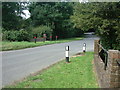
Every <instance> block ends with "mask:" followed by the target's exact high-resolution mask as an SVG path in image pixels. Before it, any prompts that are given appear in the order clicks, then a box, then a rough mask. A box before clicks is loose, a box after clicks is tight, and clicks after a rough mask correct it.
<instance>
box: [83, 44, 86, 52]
mask: <svg viewBox="0 0 120 90" xmlns="http://www.w3.org/2000/svg"><path fill="white" fill-rule="evenodd" d="M83 52H86V43H84V44H83Z"/></svg>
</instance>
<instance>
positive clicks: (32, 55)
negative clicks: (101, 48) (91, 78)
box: [0, 34, 98, 86]
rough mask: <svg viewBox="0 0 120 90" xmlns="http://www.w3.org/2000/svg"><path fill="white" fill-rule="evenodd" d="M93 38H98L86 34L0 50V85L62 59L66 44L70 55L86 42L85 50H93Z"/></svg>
mask: <svg viewBox="0 0 120 90" xmlns="http://www.w3.org/2000/svg"><path fill="white" fill-rule="evenodd" d="M95 39H98V38H97V37H96V36H94V35H91V34H87V35H86V38H85V39H83V40H79V41H72V42H68V43H60V44H52V45H46V46H40V47H35V48H27V49H21V50H13V51H4V52H0V53H2V86H5V85H9V84H11V83H13V82H14V81H17V80H20V79H22V78H24V77H26V76H28V75H29V74H31V73H34V72H37V71H39V70H42V69H43V68H45V67H47V66H49V65H51V64H53V63H56V62H58V61H60V60H62V59H63V58H65V46H67V45H69V46H70V56H72V55H74V54H76V53H78V52H82V46H83V43H86V45H87V51H93V48H94V40H95Z"/></svg>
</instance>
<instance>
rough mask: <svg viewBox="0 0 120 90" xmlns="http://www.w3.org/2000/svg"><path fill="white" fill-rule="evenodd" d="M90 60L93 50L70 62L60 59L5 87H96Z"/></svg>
mask: <svg viewBox="0 0 120 90" xmlns="http://www.w3.org/2000/svg"><path fill="white" fill-rule="evenodd" d="M92 60H93V52H87V53H86V54H85V55H84V56H77V57H72V58H70V61H71V62H70V63H65V60H63V61H60V62H59V63H57V64H55V65H53V66H51V67H50V68H48V69H46V70H44V71H42V72H41V73H38V74H37V75H35V76H29V77H27V78H26V79H25V80H23V81H21V82H19V83H17V84H16V85H12V86H7V88H98V84H97V82H96V79H95V75H94V72H93V64H92Z"/></svg>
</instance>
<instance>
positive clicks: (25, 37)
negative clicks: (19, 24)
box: [2, 30, 31, 41]
mask: <svg viewBox="0 0 120 90" xmlns="http://www.w3.org/2000/svg"><path fill="white" fill-rule="evenodd" d="M30 37H31V35H30V34H29V33H28V32H27V31H25V30H19V31H4V32H3V36H2V39H3V40H8V41H29V40H30Z"/></svg>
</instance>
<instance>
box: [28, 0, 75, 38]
mask: <svg viewBox="0 0 120 90" xmlns="http://www.w3.org/2000/svg"><path fill="white" fill-rule="evenodd" d="M29 11H30V13H31V17H30V18H31V20H32V25H33V26H34V27H36V26H40V25H46V26H49V27H51V29H53V32H52V35H53V36H56V35H57V36H59V38H67V37H72V36H75V35H74V34H75V33H74V28H73V24H72V23H71V21H70V16H71V15H72V14H73V6H72V3H60V2H58V3H55V2H49V3H48V2H43V3H42V2H36V3H32V4H31V5H30V6H29Z"/></svg>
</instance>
